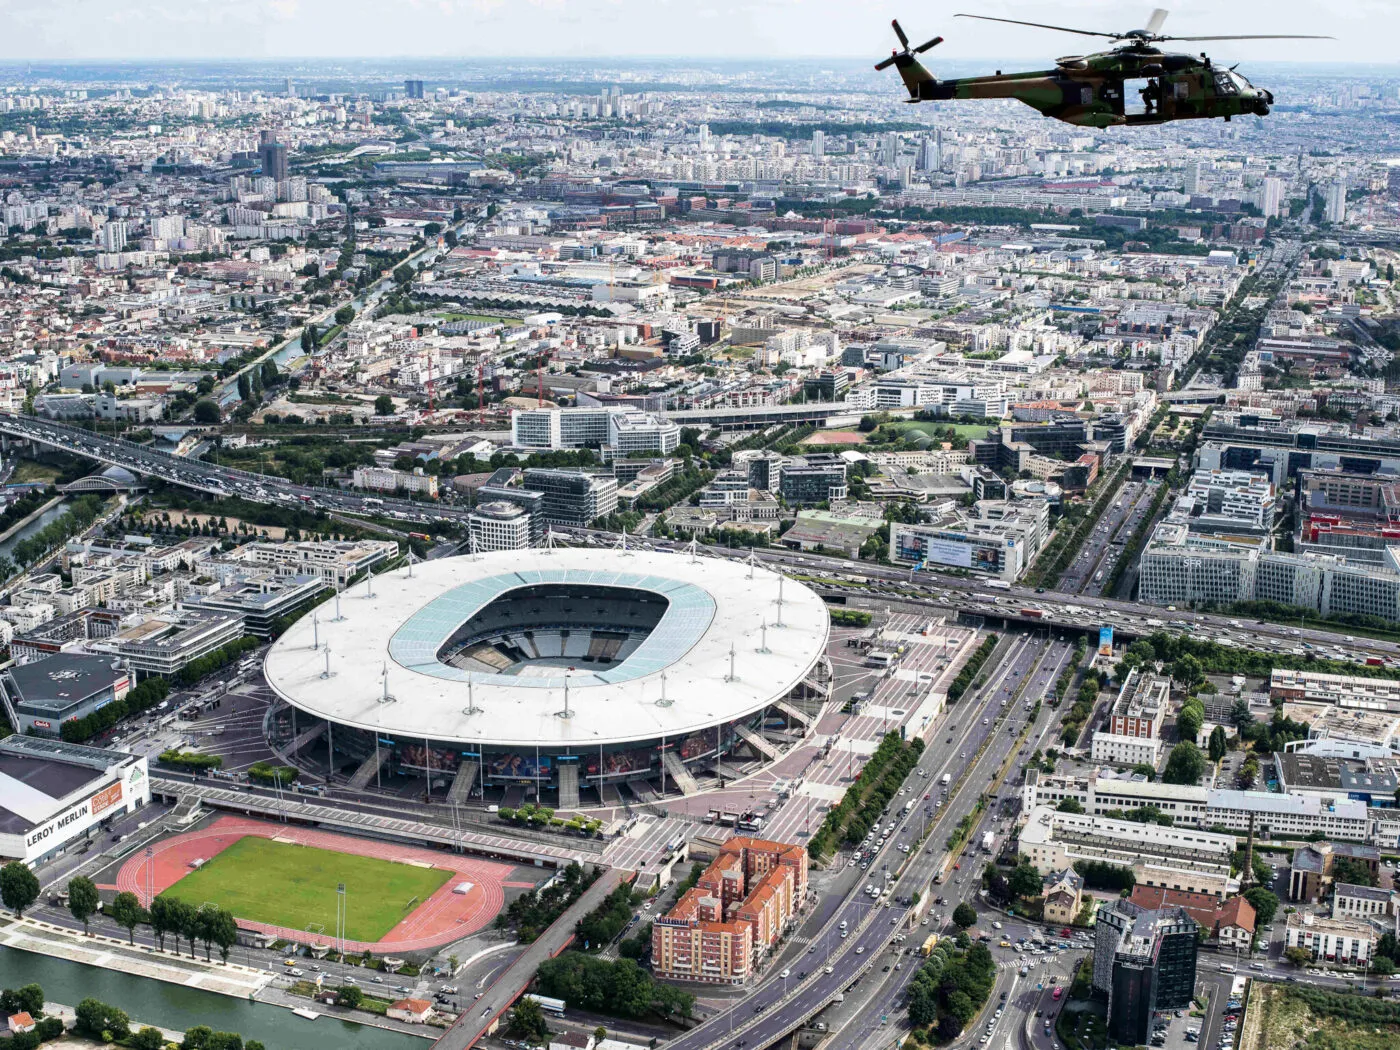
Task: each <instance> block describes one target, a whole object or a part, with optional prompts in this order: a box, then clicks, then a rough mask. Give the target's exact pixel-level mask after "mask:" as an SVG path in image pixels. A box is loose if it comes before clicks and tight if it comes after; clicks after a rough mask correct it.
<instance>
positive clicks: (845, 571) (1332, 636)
mask: <svg viewBox="0 0 1400 1050" xmlns="http://www.w3.org/2000/svg"><path fill="white" fill-rule="evenodd" d="M0 429H3V421H2V420H0ZM555 535H556V538H558V537H560V536H566V537H573V538H574V539H575V540H577V541H581V542H589V541H590V538H591V542H593V543H595V544H597V543H600V542H601V543H603V544H604V545H612V544H613V543H615V542H616V540H617V536H616V535H614V534H613V533H609V532H600V531H597V530H589V529H568V528H564V529H560V528H558V527H557V526H556V528H555ZM633 543H636V541H635V540H634V541H633ZM638 545H639V546H642V547H644V548H646V549H648V550H653V549H654V550H679V549H681V548H683V547H688V546H689V545H688V544H682V543H671V542H669V541H665V540H646V541H643V542H642V543H640V544H638ZM699 549H700V551H701V552H702V553H707V554H710V555H713V556H715V557H721V558H748V557H749V556H750V551H749V550H748V549H731V548H728V547H712V546H704V545H701V546H700V548H699ZM752 555H753V556H754V557H755V558H757V559H758V560H760V561H762V562H765V563H767V564H768V566H769V568H775V569H776V568H778V567H782V568H783V569H784V570H785V571H786V572H787V574H788V575H791V576H794V577H796V578H798V579H803V580H804V582H806V583H807V584H808V585H809V586H812V587H814V588H816V589H817V590H818V591H819V592H827V593H832V594H836V595H840V596H842V597H848V598H851V599H860V598H875V599H878V598H882V597H883V598H889V599H892V600H898V601H902V602H907V603H911V604H916V605H927V606H931V607H933V608H934V609H935V610H939V611H945V610H946V611H952V612H955V613H956V612H965V613H970V614H972V615H980V616H985V617H989V618H994V619H1006V620H1010V621H1017V622H1020V623H1021V624H1022V625H1024V626H1029V625H1033V624H1036V623H1041V624H1045V625H1053V626H1055V627H1063V628H1066V629H1072V630H1077V631H1082V630H1085V629H1086V628H1090V627H1097V626H1099V625H1106V626H1111V627H1113V629H1114V630H1115V631H1116V632H1118V633H1120V634H1124V635H1129V636H1132V637H1142V636H1145V635H1148V634H1151V633H1153V632H1154V631H1166V632H1168V633H1173V632H1174V633H1190V634H1196V635H1204V636H1206V637H1209V638H1210V639H1211V640H1213V641H1215V642H1217V643H1219V644H1221V645H1224V646H1227V647H1230V646H1233V647H1235V648H1247V649H1251V650H1259V651H1264V652H1279V653H1292V654H1294V655H1301V654H1303V653H1305V652H1307V651H1310V650H1311V651H1313V652H1314V653H1315V654H1316V655H1317V656H1319V657H1329V658H1332V659H1337V660H1350V661H1351V662H1353V663H1365V662H1366V658H1367V657H1380V658H1381V659H1383V660H1384V661H1385V662H1387V663H1400V643H1398V642H1391V641H1385V640H1382V639H1376V638H1366V637H1362V636H1356V637H1353V636H1351V635H1345V636H1344V635H1342V634H1340V633H1338V632H1335V631H1324V630H1320V629H1319V628H1317V627H1302V628H1298V627H1289V626H1287V625H1285V624H1278V623H1265V622H1261V621H1255V620H1248V619H1240V618H1236V617H1231V616H1228V615H1222V614H1219V613H1196V612H1190V611H1184V610H1183V611H1177V610H1174V609H1171V608H1170V607H1168V608H1163V607H1162V606H1159V605H1147V604H1144V603H1142V602H1130V601H1120V600H1118V599H1112V598H1089V597H1085V596H1081V595H1078V594H1066V593H1064V592H1062V591H1054V590H1049V589H1046V588H1039V589H1033V588H1030V587H1023V586H1012V587H1005V586H1004V585H998V583H996V582H993V581H988V580H987V579H986V578H983V577H965V576H952V575H945V574H943V573H940V572H937V571H932V570H926V571H923V572H919V573H915V572H914V571H913V569H912V568H898V567H893V566H885V565H876V564H873V563H870V562H863V561H850V560H848V559H845V558H833V557H830V556H826V555H820V554H812V553H798V552H796V551H789V550H784V549H780V548H776V547H770V548H755V549H753V551H752ZM1022 609H1031V610H1033V613H1032V615H1030V616H1026V615H1024V614H1022V612H1021V610H1022ZM1035 613H1039V615H1035Z"/></svg>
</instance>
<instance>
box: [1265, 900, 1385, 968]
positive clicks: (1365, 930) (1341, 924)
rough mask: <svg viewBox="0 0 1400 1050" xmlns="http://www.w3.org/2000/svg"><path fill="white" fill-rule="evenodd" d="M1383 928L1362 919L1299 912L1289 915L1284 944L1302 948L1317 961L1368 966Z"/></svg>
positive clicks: (1285, 946) (1289, 946) (1286, 947)
mask: <svg viewBox="0 0 1400 1050" xmlns="http://www.w3.org/2000/svg"><path fill="white" fill-rule="evenodd" d="M1379 937H1380V935H1379V931H1378V930H1377V929H1376V927H1375V926H1373V925H1372V924H1371V923H1369V922H1366V921H1364V920H1362V919H1349V918H1330V917H1328V916H1326V915H1313V914H1311V913H1309V912H1300V911H1295V912H1293V913H1292V914H1290V915H1289V916H1288V924H1287V926H1286V927H1285V928H1284V937H1283V946H1284V950H1285V951H1286V950H1287V949H1289V948H1302V949H1303V950H1304V951H1306V952H1308V953H1309V954H1310V955H1311V956H1312V957H1313V960H1314V961H1319V960H1321V961H1326V962H1329V963H1338V964H1340V965H1342V966H1368V965H1369V964H1370V960H1371V957H1372V955H1373V954H1374V953H1375V950H1376V941H1377V940H1379Z"/></svg>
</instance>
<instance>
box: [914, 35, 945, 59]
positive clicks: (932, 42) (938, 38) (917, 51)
mask: <svg viewBox="0 0 1400 1050" xmlns="http://www.w3.org/2000/svg"><path fill="white" fill-rule="evenodd" d="M941 43H943V38H942V37H941V36H936V37H934V38H933V39H932V40H929V41H927V42H926V43H923V44H920V45H919V46H918V47H916V48H914V54H916V55H922V54H923V53H924V52H925V51H927V50H928V49H929V48H931V47H937V46H938V45H939V44H941Z"/></svg>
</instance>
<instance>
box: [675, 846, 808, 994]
mask: <svg viewBox="0 0 1400 1050" xmlns="http://www.w3.org/2000/svg"><path fill="white" fill-rule="evenodd" d="M806 896H807V851H806V850H805V849H803V848H802V847H801V846H796V845H793V844H791V843H787V842H769V841H766V840H764V839H753V838H744V837H735V838H732V839H730V840H729V841H728V842H726V843H725V844H724V848H723V850H721V852H720V855H719V856H718V857H717V858H716V859H715V861H714V863H712V864H711V865H710V866H709V867H708V868H706V869H705V872H704V874H702V875H701V876H700V881H699V882H697V883H696V885H695V886H694V887H693V888H692V889H690V890H688V891H687V892H686V894H685V895H684V896H683V897H681V899H680V900H679V901H677V902H676V906H675V907H674V908H672V909H671V910H670V911H669V912H668V913H667V914H666V915H664V916H662V917H661V918H659V919H657V920H656V921H655V922H654V923H653V924H652V930H651V959H652V969H653V970H654V971H655V973H656V975H657V976H658V977H665V978H670V979H671V980H677V981H698V982H702V983H706V984H742V983H743V982H745V981H747V980H748V979H749V976H750V975H751V973H752V972H753V966H754V964H755V962H757V960H758V959H759V958H760V957H761V955H762V953H763V952H764V951H765V950H766V949H768V948H771V947H772V946H773V945H774V944H776V943H777V942H778V939H779V938H780V937H781V936H782V934H783V930H784V929H785V928H786V927H787V924H788V922H789V920H791V919H792V917H793V916H794V915H795V914H796V912H797V911H798V909H799V908H800V907H801V906H802V902H803V900H804V899H805V898H806Z"/></svg>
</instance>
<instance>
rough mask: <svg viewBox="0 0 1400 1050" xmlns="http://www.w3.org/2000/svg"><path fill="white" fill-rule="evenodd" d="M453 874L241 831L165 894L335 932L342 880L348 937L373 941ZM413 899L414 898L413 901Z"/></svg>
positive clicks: (269, 920)
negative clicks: (232, 840) (337, 904)
mask: <svg viewBox="0 0 1400 1050" xmlns="http://www.w3.org/2000/svg"><path fill="white" fill-rule="evenodd" d="M451 877H452V872H450V871H447V870H444V869H442V868H422V867H418V866H416V865H413V864H399V863H396V862H394V861H388V860H380V859H378V858H376V857H361V856H355V855H353V854H349V853H337V852H335V851H333V850H325V849H317V848H315V847H313V846H297V845H292V844H291V843H286V842H274V841H273V840H271V839H268V838H261V837H259V836H257V835H246V836H244V837H243V838H240V839H239V840H238V841H237V842H235V843H233V844H232V845H231V846H229V847H228V848H227V849H224V850H222V851H220V852H219V853H217V854H215V855H214V857H213V858H212V859H211V860H209V861H208V862H207V863H205V864H204V866H203V867H201V868H199V869H198V870H196V871H191V872H190V873H189V874H188V875H186V876H184V877H183V878H181V879H180V880H179V881H178V882H176V883H175V884H174V885H172V886H171V887H170V888H169V889H167V890H166V891H165V893H166V894H168V895H170V896H174V897H179V898H180V899H181V900H185V901H188V902H189V903H190V904H192V905H193V906H195V907H196V908H197V907H199V906H200V905H201V904H203V903H204V902H205V901H213V902H215V903H216V904H218V905H219V906H220V907H222V908H227V909H228V910H229V911H231V912H233V914H234V917H235V918H239V919H247V920H249V921H251V922H259V923H266V924H269V925H272V926H283V927H286V928H287V929H290V930H305V929H307V928H308V927H309V926H312V925H314V924H319V925H320V926H321V927H322V928H323V929H324V932H325V934H326V936H328V937H329V936H334V935H335V928H336V925H335V910H336V899H335V898H336V884H337V883H341V882H343V883H345V901H346V913H347V914H346V923H345V936H346V938H347V939H349V940H354V941H367V942H373V941H378V940H380V939H382V938H383V937H384V935H385V934H386V933H388V932H389V931H390V930H392V929H393V928H394V927H395V926H396V925H398V924H399V923H400V922H401V921H403V919H404V918H406V917H407V916H408V914H409V913H410V912H411V911H412V910H413V909H414V908H417V907H418V906H419V905H421V904H423V902H424V901H426V900H427V899H428V898H429V897H430V896H431V895H432V894H433V893H434V892H435V891H436V890H438V889H439V888H440V887H441V886H442V884H443V883H445V882H446V881H447V880H448V879H449V878H451ZM410 902H411V903H410Z"/></svg>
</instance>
